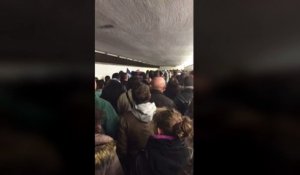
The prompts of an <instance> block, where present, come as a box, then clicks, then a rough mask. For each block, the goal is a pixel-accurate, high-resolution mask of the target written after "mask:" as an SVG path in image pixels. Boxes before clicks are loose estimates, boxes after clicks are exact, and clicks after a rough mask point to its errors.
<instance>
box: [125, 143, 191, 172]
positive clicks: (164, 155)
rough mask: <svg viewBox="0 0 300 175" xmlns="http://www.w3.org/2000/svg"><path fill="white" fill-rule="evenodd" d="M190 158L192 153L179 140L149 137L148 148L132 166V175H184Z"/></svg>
mask: <svg viewBox="0 0 300 175" xmlns="http://www.w3.org/2000/svg"><path fill="white" fill-rule="evenodd" d="M190 158H191V152H190V151H189V149H188V147H187V146H186V145H185V144H184V142H182V141H180V140H179V139H173V140H168V139H157V138H154V137H149V140H148V143H147V145H146V148H145V149H144V150H143V151H141V152H140V153H139V154H138V155H137V156H136V159H135V162H134V163H133V164H132V165H131V171H130V175H169V174H172V175H182V174H185V173H184V171H185V169H186V167H187V166H188V163H189V160H190Z"/></svg>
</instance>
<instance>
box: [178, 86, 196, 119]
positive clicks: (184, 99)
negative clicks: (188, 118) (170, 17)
mask: <svg viewBox="0 0 300 175" xmlns="http://www.w3.org/2000/svg"><path fill="white" fill-rule="evenodd" d="M193 97H194V91H193V89H183V90H182V91H181V92H180V93H179V94H178V95H177V96H176V97H175V99H174V103H175V105H176V107H177V109H178V110H179V112H181V114H182V115H184V114H185V113H186V112H187V110H188V108H189V105H190V104H191V102H192V100H193Z"/></svg>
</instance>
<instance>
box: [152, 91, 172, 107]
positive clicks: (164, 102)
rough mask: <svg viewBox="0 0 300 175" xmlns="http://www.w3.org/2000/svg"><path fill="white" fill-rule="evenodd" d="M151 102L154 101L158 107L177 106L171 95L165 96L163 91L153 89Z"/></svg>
mask: <svg viewBox="0 0 300 175" xmlns="http://www.w3.org/2000/svg"><path fill="white" fill-rule="evenodd" d="M150 101H151V102H154V103H155V105H156V107H158V108H160V107H168V108H176V105H175V104H174V102H173V100H171V99H170V98H169V97H167V96H165V95H164V94H163V93H161V92H160V91H158V90H153V89H152V90H151V100H150Z"/></svg>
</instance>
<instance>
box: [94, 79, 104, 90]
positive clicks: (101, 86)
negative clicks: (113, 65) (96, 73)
mask: <svg viewBox="0 0 300 175" xmlns="http://www.w3.org/2000/svg"><path fill="white" fill-rule="evenodd" d="M96 83H97V89H102V88H103V86H104V80H103V79H101V80H97V81H96Z"/></svg>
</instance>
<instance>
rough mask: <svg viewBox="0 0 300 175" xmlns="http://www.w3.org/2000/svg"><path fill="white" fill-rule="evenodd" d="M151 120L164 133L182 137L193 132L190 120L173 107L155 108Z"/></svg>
mask: <svg viewBox="0 0 300 175" xmlns="http://www.w3.org/2000/svg"><path fill="white" fill-rule="evenodd" d="M153 121H154V124H155V126H156V128H159V129H161V130H162V132H163V133H164V134H166V135H171V136H175V137H177V138H179V139H183V138H186V137H189V136H191V135H192V134H193V124H192V120H191V119H189V118H188V117H185V116H182V115H181V113H180V112H178V111H177V110H175V109H168V108H160V109H157V112H156V114H155V115H154V118H153Z"/></svg>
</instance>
